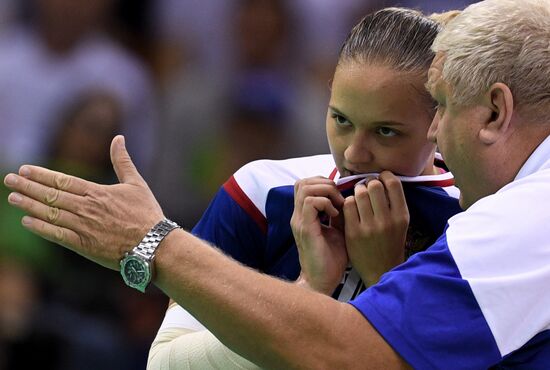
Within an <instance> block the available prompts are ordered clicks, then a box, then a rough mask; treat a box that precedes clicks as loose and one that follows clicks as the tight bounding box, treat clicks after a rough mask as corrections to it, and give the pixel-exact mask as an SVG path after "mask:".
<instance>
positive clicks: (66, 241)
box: [21, 216, 80, 250]
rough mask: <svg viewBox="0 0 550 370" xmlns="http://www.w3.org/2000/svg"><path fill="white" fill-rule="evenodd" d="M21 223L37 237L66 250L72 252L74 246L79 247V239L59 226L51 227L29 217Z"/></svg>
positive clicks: (24, 218)
mask: <svg viewBox="0 0 550 370" xmlns="http://www.w3.org/2000/svg"><path fill="white" fill-rule="evenodd" d="M21 223H22V224H23V226H24V227H25V228H27V229H29V230H30V231H32V232H33V233H35V234H37V235H38V236H40V237H42V238H44V239H47V240H49V241H51V242H54V243H57V244H60V245H62V246H64V247H66V248H69V249H72V250H73V249H74V247H75V246H80V238H79V236H78V235H77V234H76V233H75V232H74V231H72V230H69V229H66V228H64V227H61V226H56V225H52V224H50V223H47V222H45V221H42V220H40V219H38V218H34V217H30V216H25V217H23V219H22V220H21Z"/></svg>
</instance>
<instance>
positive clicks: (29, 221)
mask: <svg viewBox="0 0 550 370" xmlns="http://www.w3.org/2000/svg"><path fill="white" fill-rule="evenodd" d="M21 223H22V224H23V225H24V226H30V224H32V218H30V217H29V216H25V217H23V218H22V219H21Z"/></svg>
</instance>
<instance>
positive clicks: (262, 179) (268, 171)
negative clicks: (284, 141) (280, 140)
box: [233, 154, 335, 188]
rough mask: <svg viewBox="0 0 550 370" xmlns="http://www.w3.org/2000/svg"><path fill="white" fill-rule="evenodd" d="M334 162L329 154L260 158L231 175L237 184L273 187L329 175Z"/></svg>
mask: <svg viewBox="0 0 550 370" xmlns="http://www.w3.org/2000/svg"><path fill="white" fill-rule="evenodd" d="M334 169H335V164H334V160H333V158H332V155H330V154H321V155H314V156H308V157H297V158H290V159H283V160H269V159H262V160H257V161H253V162H250V163H248V164H246V165H244V166H243V167H241V168H240V169H239V170H238V171H237V172H236V173H235V174H234V175H233V177H234V178H235V180H236V181H237V183H239V184H246V183H250V184H254V185H255V186H262V187H268V188H273V187H277V186H285V185H294V183H295V182H296V180H299V179H303V178H307V177H313V176H325V177H330V176H331V174H332V173H333V172H334Z"/></svg>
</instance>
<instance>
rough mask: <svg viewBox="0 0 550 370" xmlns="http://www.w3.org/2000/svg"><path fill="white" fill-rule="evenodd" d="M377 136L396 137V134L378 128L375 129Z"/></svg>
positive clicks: (392, 131) (385, 128)
mask: <svg viewBox="0 0 550 370" xmlns="http://www.w3.org/2000/svg"><path fill="white" fill-rule="evenodd" d="M377 132H378V135H380V136H383V137H393V136H397V132H396V131H395V130H393V129H391V128H389V127H379V128H378V129H377Z"/></svg>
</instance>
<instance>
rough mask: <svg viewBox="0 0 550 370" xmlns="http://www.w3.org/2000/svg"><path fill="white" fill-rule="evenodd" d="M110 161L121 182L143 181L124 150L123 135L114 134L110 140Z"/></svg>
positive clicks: (137, 183)
mask: <svg viewBox="0 0 550 370" xmlns="http://www.w3.org/2000/svg"><path fill="white" fill-rule="evenodd" d="M111 162H112V163H113V168H114V170H115V173H116V175H117V177H118V180H119V181H120V182H121V183H124V184H133V185H142V184H144V183H145V180H143V178H142V177H141V175H140V174H139V172H138V170H137V169H136V166H135V165H134V162H132V159H131V158H130V154H128V151H127V150H126V144H125V141H124V136H122V135H117V136H115V138H114V139H113V141H112V142H111Z"/></svg>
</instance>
